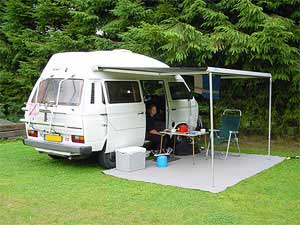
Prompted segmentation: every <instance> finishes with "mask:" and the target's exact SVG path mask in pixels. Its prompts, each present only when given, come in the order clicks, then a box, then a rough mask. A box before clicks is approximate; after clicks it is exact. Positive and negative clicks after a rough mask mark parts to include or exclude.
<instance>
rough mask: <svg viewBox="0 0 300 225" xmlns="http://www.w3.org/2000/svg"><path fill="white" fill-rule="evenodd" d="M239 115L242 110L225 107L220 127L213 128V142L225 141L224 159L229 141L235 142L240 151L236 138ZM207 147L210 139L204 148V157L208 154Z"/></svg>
mask: <svg viewBox="0 0 300 225" xmlns="http://www.w3.org/2000/svg"><path fill="white" fill-rule="evenodd" d="M241 116H242V111H241V110H239V109H225V110H224V112H223V114H222V120H221V127H220V129H218V130H213V132H214V143H215V144H221V143H224V142H227V150H226V155H225V160H226V159H227V156H228V151H229V148H230V143H231V142H235V143H236V145H237V148H238V150H239V153H240V152H241V151H240V146H239V139H238V133H239V127H240V121H241ZM209 148H210V140H209V143H208V147H207V150H206V157H207V156H208V151H209Z"/></svg>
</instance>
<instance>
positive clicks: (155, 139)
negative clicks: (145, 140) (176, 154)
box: [149, 135, 161, 150]
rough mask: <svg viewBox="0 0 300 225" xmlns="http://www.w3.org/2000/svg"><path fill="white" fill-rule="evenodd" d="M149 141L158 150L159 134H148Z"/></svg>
mask: <svg viewBox="0 0 300 225" xmlns="http://www.w3.org/2000/svg"><path fill="white" fill-rule="evenodd" d="M149 138H150V140H151V142H152V143H153V147H154V150H159V148H160V138H161V137H160V135H150V136H149Z"/></svg>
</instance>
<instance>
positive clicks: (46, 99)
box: [32, 78, 83, 106]
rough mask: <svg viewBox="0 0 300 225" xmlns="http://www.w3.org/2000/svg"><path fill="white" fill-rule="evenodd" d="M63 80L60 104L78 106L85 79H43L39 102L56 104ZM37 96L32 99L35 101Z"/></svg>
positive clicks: (39, 91)
mask: <svg viewBox="0 0 300 225" xmlns="http://www.w3.org/2000/svg"><path fill="white" fill-rule="evenodd" d="M60 82H61V87H60V92H59V99H58V105H70V106H76V105H79V104H80V100H81V93H82V88H83V80H81V79H67V80H63V79H61V78H50V79H46V80H43V81H41V83H40V85H39V88H38V97H37V102H38V103H42V104H49V105H54V104H55V103H56V98H57V94H58V89H59V83H60ZM35 97H36V96H34V97H33V99H32V101H33V102H35Z"/></svg>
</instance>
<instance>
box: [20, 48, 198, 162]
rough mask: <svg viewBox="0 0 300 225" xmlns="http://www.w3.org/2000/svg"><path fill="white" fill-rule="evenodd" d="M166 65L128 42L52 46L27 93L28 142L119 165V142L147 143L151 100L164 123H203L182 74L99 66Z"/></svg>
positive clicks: (53, 154)
mask: <svg viewBox="0 0 300 225" xmlns="http://www.w3.org/2000/svg"><path fill="white" fill-rule="evenodd" d="M107 67H110V68H114V67H115V68H130V67H135V68H168V65H166V64H164V63H162V62H160V61H158V60H155V59H153V58H150V57H147V56H144V55H140V54H136V53H133V52H131V51H128V50H112V51H95V52H65V53H58V54H54V55H53V56H52V57H51V58H50V60H49V62H48V63H47V65H46V67H45V68H44V70H43V71H42V74H41V76H40V78H39V79H38V80H37V82H36V84H35V86H34V87H33V90H32V93H31V94H30V96H29V99H28V102H27V103H26V107H24V108H23V110H24V111H25V118H24V119H23V121H24V122H25V124H26V133H27V137H26V138H25V139H24V144H25V145H29V146H32V147H34V148H35V149H36V150H37V151H38V152H40V153H46V154H48V155H49V156H50V157H52V158H61V157H66V158H69V159H75V158H80V157H81V158H82V157H86V156H89V155H91V154H92V153H95V154H98V160H99V163H100V164H101V165H102V166H104V167H106V168H112V167H114V166H115V154H114V152H115V150H116V149H118V148H122V147H128V146H143V144H144V142H145V132H146V131H145V130H146V105H147V104H156V105H157V107H158V108H159V112H160V114H161V120H163V122H164V124H165V127H166V128H172V127H174V126H175V125H176V124H179V123H186V124H188V125H189V127H190V128H191V129H194V128H195V127H196V125H197V119H198V104H197V102H196V100H195V99H194V98H193V96H192V95H191V94H190V90H189V88H188V86H187V84H186V83H185V81H184V79H183V78H182V77H181V76H180V75H179V74H177V75H170V76H153V75H151V74H149V73H144V72H141V73H139V74H130V73H126V74H125V73H122V72H118V71H117V70H115V71H114V72H111V71H105V70H102V69H101V68H107Z"/></svg>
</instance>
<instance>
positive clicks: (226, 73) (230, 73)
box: [98, 67, 272, 79]
mask: <svg viewBox="0 0 300 225" xmlns="http://www.w3.org/2000/svg"><path fill="white" fill-rule="evenodd" d="M98 70H99V71H103V72H114V73H125V74H143V75H152V76H170V75H178V74H180V75H205V74H209V73H212V74H213V75H220V76H221V78H223V79H231V78H255V77H256V78H270V77H272V75H271V73H262V72H253V71H247V70H236V69H225V68H218V67H170V68H156V67H151V68H150V67H144V68H143V67H98Z"/></svg>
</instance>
